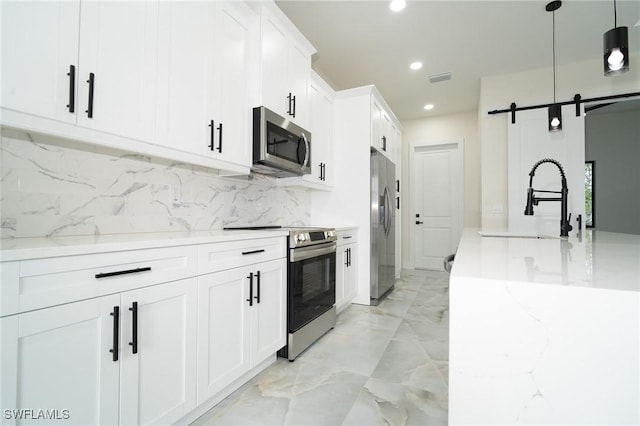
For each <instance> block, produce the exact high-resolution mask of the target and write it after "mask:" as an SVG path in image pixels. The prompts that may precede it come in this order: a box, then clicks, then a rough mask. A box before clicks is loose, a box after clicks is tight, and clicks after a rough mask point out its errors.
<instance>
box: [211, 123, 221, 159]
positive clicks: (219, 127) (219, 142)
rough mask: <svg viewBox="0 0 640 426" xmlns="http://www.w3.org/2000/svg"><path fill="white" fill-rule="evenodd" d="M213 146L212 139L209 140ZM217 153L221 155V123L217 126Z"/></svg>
mask: <svg viewBox="0 0 640 426" xmlns="http://www.w3.org/2000/svg"><path fill="white" fill-rule="evenodd" d="M211 143H212V144H213V139H212V140H211ZM217 149H218V152H219V153H222V123H220V125H219V126H218V148H217Z"/></svg>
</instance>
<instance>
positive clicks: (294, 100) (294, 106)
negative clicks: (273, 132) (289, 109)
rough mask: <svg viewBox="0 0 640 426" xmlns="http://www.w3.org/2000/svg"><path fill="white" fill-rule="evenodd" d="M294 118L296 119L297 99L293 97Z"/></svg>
mask: <svg viewBox="0 0 640 426" xmlns="http://www.w3.org/2000/svg"><path fill="white" fill-rule="evenodd" d="M291 115H292V116H293V118H296V97H295V96H294V97H293V114H291Z"/></svg>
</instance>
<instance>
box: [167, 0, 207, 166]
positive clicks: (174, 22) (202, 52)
mask: <svg viewBox="0 0 640 426" xmlns="http://www.w3.org/2000/svg"><path fill="white" fill-rule="evenodd" d="M215 9H216V8H215V5H214V2H205V1H202V2H175V1H171V2H162V3H160V25H159V27H160V36H159V37H160V40H159V49H158V63H159V68H158V123H157V124H158V126H157V128H158V142H159V143H160V144H162V145H165V146H168V147H171V148H174V149H178V150H181V151H185V152H190V153H194V154H199V155H205V156H210V155H211V154H212V152H213V151H212V149H211V148H210V145H211V144H212V140H211V137H212V135H213V134H214V132H215V126H216V125H217V124H219V123H217V121H216V122H214V123H213V125H214V128H213V129H212V127H211V124H212V121H214V115H213V104H214V84H215V82H214V57H215V54H216V52H215V47H214V42H215V32H216V27H215V25H214V13H215Z"/></svg>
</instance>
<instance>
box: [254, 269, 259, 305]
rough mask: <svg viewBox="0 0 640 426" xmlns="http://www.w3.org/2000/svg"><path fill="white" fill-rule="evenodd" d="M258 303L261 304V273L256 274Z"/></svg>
mask: <svg viewBox="0 0 640 426" xmlns="http://www.w3.org/2000/svg"><path fill="white" fill-rule="evenodd" d="M256 290H257V291H256V297H255V299H256V302H258V303H260V271H258V272H256Z"/></svg>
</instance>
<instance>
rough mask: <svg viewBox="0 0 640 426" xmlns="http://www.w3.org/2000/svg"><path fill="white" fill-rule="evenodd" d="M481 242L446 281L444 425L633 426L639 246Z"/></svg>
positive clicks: (594, 235) (638, 396)
mask: <svg viewBox="0 0 640 426" xmlns="http://www.w3.org/2000/svg"><path fill="white" fill-rule="evenodd" d="M478 231H479V230H478V229H465V231H464V233H463V236H462V239H461V241H460V245H459V247H458V251H457V253H456V258H455V263H454V266H453V270H452V272H451V277H450V346H449V350H450V370H449V424H451V425H462V424H492V425H496V424H502V425H516V424H527V425H541V424H565V425H569V424H570V425H584V424H607V425H614V424H615V425H622V424H636V425H637V424H639V423H640V368H639V364H640V355H639V349H638V347H639V344H638V340H639V336H640V331H639V328H640V325H639V324H640V236H638V235H627V234H615V233H607V232H597V231H588V232H584V233H582V235H581V237H577V236H576V235H575V233H572V235H571V236H570V237H569V239H560V238H524V237H509V236H507V234H505V235H503V236H499V237H483V236H481V235H480V234H479V232H478Z"/></svg>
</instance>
